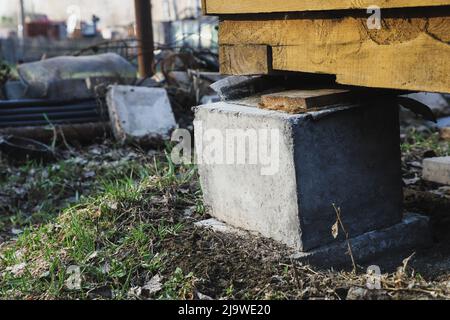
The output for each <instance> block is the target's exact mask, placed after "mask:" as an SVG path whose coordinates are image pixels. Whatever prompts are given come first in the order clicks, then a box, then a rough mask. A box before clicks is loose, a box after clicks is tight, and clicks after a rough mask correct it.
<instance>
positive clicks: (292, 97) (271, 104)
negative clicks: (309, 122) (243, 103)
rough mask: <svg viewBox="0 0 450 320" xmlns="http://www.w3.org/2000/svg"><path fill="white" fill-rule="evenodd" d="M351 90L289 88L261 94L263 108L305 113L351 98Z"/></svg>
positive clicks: (347, 100)
mask: <svg viewBox="0 0 450 320" xmlns="http://www.w3.org/2000/svg"><path fill="white" fill-rule="evenodd" d="M351 96H352V94H351V91H349V90H342V89H317V90H289V91H283V92H277V93H272V94H266V95H262V96H261V104H260V107H261V108H263V109H269V110H277V111H284V112H288V113H303V112H308V111H313V110H318V109H321V108H324V107H329V106H331V105H335V104H338V103H345V102H349V101H350V100H351Z"/></svg>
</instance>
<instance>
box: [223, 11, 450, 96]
mask: <svg viewBox="0 0 450 320" xmlns="http://www.w3.org/2000/svg"><path fill="white" fill-rule="evenodd" d="M382 25H383V27H382V29H381V30H369V29H368V28H367V25H366V19H364V18H353V17H345V18H336V19H297V20H289V19H288V20H254V21H252V20H248V21H246V20H244V21H230V20H226V21H223V22H221V24H220V36H219V37H220V42H221V44H222V45H227V46H232V45H261V44H264V45H269V46H271V47H272V52H271V54H272V68H273V70H283V71H300V72H311V73H328V74H335V75H336V76H337V82H338V83H342V84H350V85H359V86H366V87H378V88H393V89H402V90H416V91H434V92H450V77H449V74H450V17H429V18H423V17H422V18H408V19H407V18H404V19H403V18H386V19H383V22H382ZM225 59H227V57H225ZM222 63H223V64H225V65H230V66H232V65H233V61H232V60H225V61H222ZM229 69H230V70H233V68H232V67H230V68H229ZM235 71H238V70H235ZM233 74H240V73H239V72H233Z"/></svg>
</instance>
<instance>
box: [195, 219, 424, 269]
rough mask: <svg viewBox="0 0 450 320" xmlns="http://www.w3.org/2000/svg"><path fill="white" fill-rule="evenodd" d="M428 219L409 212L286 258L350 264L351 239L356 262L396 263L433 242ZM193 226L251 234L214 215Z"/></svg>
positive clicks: (328, 264)
mask: <svg viewBox="0 0 450 320" xmlns="http://www.w3.org/2000/svg"><path fill="white" fill-rule="evenodd" d="M429 223H430V221H429V218H428V217H425V216H422V215H418V214H413V213H409V214H406V215H405V217H404V218H403V220H402V221H401V222H400V223H397V224H395V225H393V226H391V227H389V228H385V229H381V230H376V231H371V232H367V233H364V234H362V235H360V236H357V237H354V238H351V239H349V240H348V241H347V240H340V241H335V242H334V243H332V244H329V245H326V246H323V247H320V248H317V249H314V250H311V251H310V252H297V253H294V254H292V255H291V256H290V257H289V258H290V259H292V260H296V261H298V262H301V263H304V264H310V265H314V266H317V267H325V268H330V267H352V259H351V256H350V255H349V251H348V245H349V243H350V247H351V248H352V254H353V258H354V259H355V262H356V263H357V264H358V265H360V266H361V265H363V264H366V263H376V264H378V265H380V266H381V265H382V266H383V267H386V266H393V267H397V266H398V265H399V264H401V262H402V260H403V259H405V258H406V257H408V256H409V255H411V254H412V253H413V252H415V251H416V250H418V249H422V248H427V247H429V246H430V245H431V244H432V236H431V232H430V227H429ZM196 226H197V227H200V228H207V229H212V230H213V231H215V232H219V233H225V234H234V235H236V236H239V237H243V238H244V237H250V236H254V235H252V234H250V233H248V232H245V231H243V230H241V229H237V228H234V227H231V226H229V225H228V224H226V223H223V222H220V221H218V220H216V219H208V220H204V221H200V222H197V223H196Z"/></svg>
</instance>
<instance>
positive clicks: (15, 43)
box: [0, 17, 218, 64]
mask: <svg viewBox="0 0 450 320" xmlns="http://www.w3.org/2000/svg"><path fill="white" fill-rule="evenodd" d="M217 23H218V21H217V18H215V17H202V18H201V19H200V20H195V19H187V20H179V21H173V22H157V23H155V25H154V39H155V49H166V48H182V47H190V48H194V49H208V50H211V51H213V52H217V48H218V44H217V43H218V40H217V39H218V32H217V28H216V27H217ZM138 46H139V44H138V42H137V41H136V40H135V39H121V40H103V39H99V38H83V39H65V40H51V39H47V38H43V37H41V38H27V39H25V40H19V39H17V38H8V39H0V60H5V61H7V62H9V63H11V64H15V63H17V62H19V61H20V62H31V61H37V60H41V59H42V58H43V57H45V58H51V57H56V56H61V55H87V54H98V53H106V52H114V53H117V54H119V55H121V56H123V57H124V58H126V59H127V60H129V61H131V62H135V61H134V60H135V59H136V57H137V48H138Z"/></svg>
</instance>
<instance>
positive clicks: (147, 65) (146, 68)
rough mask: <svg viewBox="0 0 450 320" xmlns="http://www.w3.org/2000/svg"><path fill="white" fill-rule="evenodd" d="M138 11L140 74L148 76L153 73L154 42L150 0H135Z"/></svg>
mask: <svg viewBox="0 0 450 320" xmlns="http://www.w3.org/2000/svg"><path fill="white" fill-rule="evenodd" d="M134 4H135V11H136V37H137V41H138V43H139V44H140V45H139V47H138V61H139V75H140V76H141V77H142V78H148V77H151V76H152V75H153V65H154V63H153V60H154V52H153V50H154V43H153V26H152V10H151V1H150V0H134Z"/></svg>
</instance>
